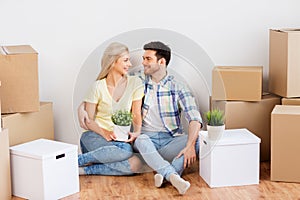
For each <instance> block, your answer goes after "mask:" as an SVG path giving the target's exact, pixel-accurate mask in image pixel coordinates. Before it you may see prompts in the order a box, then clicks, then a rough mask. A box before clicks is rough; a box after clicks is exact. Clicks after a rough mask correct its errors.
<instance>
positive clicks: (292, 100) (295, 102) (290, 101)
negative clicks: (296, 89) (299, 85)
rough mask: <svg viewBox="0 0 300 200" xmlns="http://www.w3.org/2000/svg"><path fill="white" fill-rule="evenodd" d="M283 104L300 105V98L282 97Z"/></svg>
mask: <svg viewBox="0 0 300 200" xmlns="http://www.w3.org/2000/svg"><path fill="white" fill-rule="evenodd" d="M281 104H282V105H294V106H300V98H282V99H281Z"/></svg>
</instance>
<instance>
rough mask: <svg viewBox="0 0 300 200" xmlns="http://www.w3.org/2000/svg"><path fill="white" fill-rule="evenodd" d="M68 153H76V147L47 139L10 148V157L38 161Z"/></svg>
mask: <svg viewBox="0 0 300 200" xmlns="http://www.w3.org/2000/svg"><path fill="white" fill-rule="evenodd" d="M70 151H76V152H77V145H73V144H67V143H63V142H58V141H53V140H47V139H38V140H34V141H31V142H27V143H24V144H20V145H16V146H12V147H10V153H11V154H12V155H18V156H22V157H28V158H33V159H39V160H45V159H49V158H55V157H57V156H60V155H62V154H64V153H67V152H70Z"/></svg>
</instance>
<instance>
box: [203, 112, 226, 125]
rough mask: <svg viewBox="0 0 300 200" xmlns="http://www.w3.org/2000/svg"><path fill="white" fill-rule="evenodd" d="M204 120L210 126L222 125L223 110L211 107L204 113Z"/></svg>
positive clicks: (223, 118)
mask: <svg viewBox="0 0 300 200" xmlns="http://www.w3.org/2000/svg"><path fill="white" fill-rule="evenodd" d="M205 118H206V122H207V124H208V125H210V126H222V125H224V120H225V116H224V112H223V111H222V110H220V109H213V110H210V111H207V112H206V113H205Z"/></svg>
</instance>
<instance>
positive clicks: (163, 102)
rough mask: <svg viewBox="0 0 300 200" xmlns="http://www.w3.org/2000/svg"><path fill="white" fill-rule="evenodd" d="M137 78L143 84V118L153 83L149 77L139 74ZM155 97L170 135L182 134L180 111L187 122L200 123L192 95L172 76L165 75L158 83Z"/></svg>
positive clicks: (146, 110) (200, 119)
mask: <svg viewBox="0 0 300 200" xmlns="http://www.w3.org/2000/svg"><path fill="white" fill-rule="evenodd" d="M139 77H140V78H141V79H142V80H143V83H144V84H145V98H144V102H143V106H142V115H143V117H145V116H146V115H147V112H148V109H149V107H150V102H151V100H150V95H149V94H151V90H153V82H152V80H151V78H150V76H145V75H144V74H139ZM156 96H157V102H158V105H159V106H158V108H159V113H160V118H161V119H162V122H163V124H164V126H165V128H166V130H167V131H168V132H169V133H170V134H171V135H173V134H175V133H182V124H181V120H180V113H181V111H183V112H184V114H185V117H186V119H187V120H188V122H191V121H199V122H200V123H202V118H201V115H200V112H199V111H198V109H197V105H196V103H195V99H194V97H193V95H192V93H191V92H190V91H189V89H188V88H187V87H186V86H185V85H183V84H180V83H178V82H176V81H175V80H174V77H173V76H169V75H167V76H165V77H164V78H163V79H162V80H161V81H160V82H159V84H158V88H157V95H156Z"/></svg>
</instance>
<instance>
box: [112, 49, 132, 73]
mask: <svg viewBox="0 0 300 200" xmlns="http://www.w3.org/2000/svg"><path fill="white" fill-rule="evenodd" d="M131 66H132V65H131V62H130V55H129V53H128V52H126V53H123V54H122V55H121V57H120V58H119V59H118V60H117V61H116V62H115V63H114V64H113V70H114V71H116V72H118V73H120V74H121V75H125V74H127V73H128V70H129V67H131Z"/></svg>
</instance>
